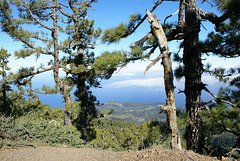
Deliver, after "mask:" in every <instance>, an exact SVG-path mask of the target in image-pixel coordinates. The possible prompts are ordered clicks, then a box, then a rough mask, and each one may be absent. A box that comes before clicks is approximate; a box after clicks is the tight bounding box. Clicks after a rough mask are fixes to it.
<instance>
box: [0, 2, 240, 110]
mask: <svg viewBox="0 0 240 161" xmlns="http://www.w3.org/2000/svg"><path fill="white" fill-rule="evenodd" d="M153 2H154V1H153V0H148V1H146V0H102V1H101V0H99V1H98V3H95V4H94V5H93V8H94V10H92V11H90V12H89V19H94V20H95V27H96V28H97V27H100V28H102V29H103V30H105V29H107V28H111V27H114V26H116V25H118V24H120V23H121V22H125V23H127V21H128V18H129V15H130V14H132V13H140V14H142V15H145V11H146V9H149V10H150V9H151V8H152V6H153V5H154V3H153ZM200 2H202V1H199V7H201V9H202V10H203V11H211V12H215V13H217V14H220V13H218V12H217V10H216V7H213V8H211V6H210V4H207V3H204V4H201V3H200ZM178 5H179V4H178V2H167V1H166V2H163V3H162V4H161V5H160V6H159V7H158V8H157V9H156V11H155V12H154V13H153V14H156V15H157V17H158V18H159V19H161V21H163V20H164V19H165V17H166V16H168V15H170V14H173V13H174V12H176V11H177V9H178ZM176 21H177V15H175V16H172V17H171V18H169V19H168V22H176ZM203 25H204V27H205V28H207V31H205V30H204V29H202V30H201V33H200V38H201V39H205V38H206V36H207V33H208V32H210V31H212V30H213V28H214V26H213V25H211V24H210V23H207V22H203ZM149 31H150V26H149V24H148V22H147V21H145V22H144V23H143V25H142V26H141V27H140V28H139V29H138V30H137V31H136V32H135V33H134V34H133V35H131V36H129V37H128V38H127V39H123V40H121V41H120V42H119V43H116V44H113V45H107V44H102V43H101V42H100V41H99V42H98V46H97V47H96V49H95V50H94V52H95V53H96V55H97V56H98V55H101V53H103V52H105V51H114V50H126V51H127V50H129V46H130V45H131V43H133V42H135V41H137V40H139V39H140V38H142V37H143V36H145V35H146V34H147V33H148V32H149ZM0 36H1V39H0V44H1V47H4V48H6V49H8V51H9V52H10V53H12V54H13V53H14V51H15V50H18V49H21V47H22V44H21V43H19V42H14V41H12V39H11V38H10V37H8V36H7V35H6V34H5V33H0ZM179 43H180V42H177V41H175V42H171V43H169V47H170V50H171V51H172V52H177V51H178V46H179ZM158 54H159V53H158V52H156V53H155V54H154V55H153V57H151V60H152V59H154V58H155V57H157V56H158ZM206 58H207V59H206V60H205V61H204V64H206V63H211V64H212V67H213V68H214V67H226V68H229V67H237V66H239V65H240V64H239V62H240V59H239V58H237V59H224V58H219V57H217V56H210V57H206ZM49 59H50V57H48V56H42V57H40V59H39V60H38V61H37V62H36V61H35V57H29V58H26V59H18V60H15V58H13V57H12V58H11V59H10V66H11V68H12V70H13V71H17V69H18V68H19V67H21V66H23V67H26V66H28V67H29V66H33V65H34V66H36V67H37V66H38V65H39V64H40V63H45V64H46V62H48V61H49ZM150 62H151V61H150V60H146V61H136V62H135V63H130V64H128V65H127V66H126V67H125V68H123V69H121V70H120V71H118V72H116V73H114V75H113V76H112V78H111V79H110V80H103V81H102V88H100V89H93V92H94V94H95V95H96V96H97V97H98V99H99V100H100V102H102V103H104V102H109V101H112V100H114V101H118V102H122V101H136V102H165V98H166V96H165V91H164V83H163V67H162V66H161V65H160V63H158V64H156V65H155V66H154V67H153V68H151V69H150V70H149V71H148V72H147V73H146V75H144V70H145V68H146V67H147V65H148V64H149V63H150ZM177 65H178V64H176V63H174V64H173V69H174V68H176V66H177ZM203 82H204V83H206V84H208V87H209V89H210V90H213V92H214V93H215V94H216V93H217V91H218V89H219V87H220V86H222V85H223V84H221V83H219V82H218V80H216V79H214V78H213V77H211V76H209V75H206V74H205V75H203ZM42 84H47V85H53V84H54V81H53V74H52V73H50V72H48V73H46V74H41V75H39V76H38V77H36V78H34V86H35V87H38V88H40V86H41V85H42ZM174 84H175V86H176V104H177V105H184V100H185V97H184V94H177V92H178V89H181V90H183V89H184V79H181V80H175V81H174ZM40 98H41V99H42V100H43V102H44V103H48V104H50V105H51V106H52V107H53V106H58V107H62V106H63V103H62V100H61V96H60V95H52V96H43V95H40ZM203 99H204V100H208V99H212V98H211V96H209V95H208V94H206V93H203Z"/></svg>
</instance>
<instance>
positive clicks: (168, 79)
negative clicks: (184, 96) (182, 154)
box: [147, 10, 182, 150]
mask: <svg viewBox="0 0 240 161" xmlns="http://www.w3.org/2000/svg"><path fill="white" fill-rule="evenodd" d="M147 15H148V17H147V20H148V21H149V23H150V24H151V29H152V32H153V33H154V35H155V36H156V38H157V40H158V44H159V48H160V51H161V55H162V65H163V67H164V84H165V92H166V95H167V100H166V106H165V109H162V110H164V111H166V113H167V117H168V120H169V125H170V129H171V131H172V149H175V150H180V149H182V146H181V142H180V134H179V131H178V128H177V120H176V119H177V116H176V105H175V96H174V86H173V71H172V61H171V52H170V51H169V49H168V43H167V38H166V35H165V33H164V31H163V28H162V26H161V24H159V23H158V21H157V19H156V18H154V17H153V16H152V14H151V12H149V11H148V10H147Z"/></svg>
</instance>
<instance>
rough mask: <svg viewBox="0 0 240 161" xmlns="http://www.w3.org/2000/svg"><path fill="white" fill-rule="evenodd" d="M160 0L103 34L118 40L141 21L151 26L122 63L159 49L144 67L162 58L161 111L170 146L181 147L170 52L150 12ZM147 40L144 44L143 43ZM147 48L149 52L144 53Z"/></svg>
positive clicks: (160, 28) (158, 25)
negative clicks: (169, 133) (162, 92)
mask: <svg viewBox="0 0 240 161" xmlns="http://www.w3.org/2000/svg"><path fill="white" fill-rule="evenodd" d="M161 2H162V1H159V2H158V3H156V4H155V6H154V7H153V8H152V10H151V11H148V10H147V14H146V16H144V18H141V16H140V15H137V14H132V15H131V16H130V19H129V24H128V25H127V26H126V25H124V24H123V23H122V24H120V25H119V26H117V27H115V28H114V29H108V30H106V31H105V33H104V35H103V39H102V40H103V41H104V42H109V43H112V42H118V41H119V40H120V39H121V38H124V37H126V36H128V35H130V34H132V33H133V32H134V31H135V30H136V29H137V27H138V26H140V25H141V23H142V22H143V21H144V20H145V19H147V20H148V21H149V23H150V26H151V31H150V32H149V33H148V34H147V35H146V36H145V37H143V38H142V39H141V40H139V41H137V42H135V43H133V44H132V51H131V52H130V54H129V56H127V57H126V60H125V62H123V65H124V63H128V62H130V61H134V60H138V59H144V58H149V57H150V56H151V54H152V53H153V52H154V51H155V49H156V48H157V47H159V49H160V54H159V56H158V57H157V58H156V59H155V60H154V61H153V62H152V63H151V64H150V65H149V66H148V67H147V68H146V70H145V72H147V71H148V70H149V69H150V68H151V67H152V66H153V65H155V64H156V63H157V62H158V61H159V60H161V59H162V65H163V67H164V84H165V92H166V96H167V99H166V106H161V110H162V112H165V113H166V114H167V121H168V124H169V128H170V129H171V132H172V148H173V149H181V148H182V147H181V141H180V133H179V132H178V128H177V122H176V105H175V96H174V85H173V70H172V61H171V57H170V56H171V52H170V51H169V49H168V40H167V38H166V33H165V31H164V30H163V27H162V26H161V24H159V22H158V20H157V18H156V16H153V15H152V14H151V12H152V11H153V10H154V9H155V8H156V7H157V6H158V5H159V4H161ZM169 28H171V25H170V26H165V30H167V29H169ZM146 41H147V43H146V44H144V43H145V42H146ZM148 48H150V49H151V50H150V52H148V53H147V54H146V53H144V51H146V50H147V49H148Z"/></svg>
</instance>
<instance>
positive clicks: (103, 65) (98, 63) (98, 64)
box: [93, 51, 126, 79]
mask: <svg viewBox="0 0 240 161" xmlns="http://www.w3.org/2000/svg"><path fill="white" fill-rule="evenodd" d="M125 58H126V53H125V52H124V51H116V52H112V53H110V52H105V53H103V54H102V55H101V56H99V57H98V58H97V59H96V60H95V62H94V64H93V68H94V70H95V71H96V73H97V74H99V75H101V77H103V78H105V79H109V78H110V77H111V76H112V74H113V72H114V71H116V70H117V67H118V66H120V64H124V61H125Z"/></svg>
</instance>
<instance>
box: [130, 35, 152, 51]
mask: <svg viewBox="0 0 240 161" xmlns="http://www.w3.org/2000/svg"><path fill="white" fill-rule="evenodd" d="M150 37H152V33H151V32H149V33H148V34H147V35H146V36H144V37H143V38H142V39H140V40H138V41H136V42H135V43H133V44H132V45H131V47H134V46H136V45H139V44H142V43H144V42H145V41H147V40H148V39H150Z"/></svg>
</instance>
